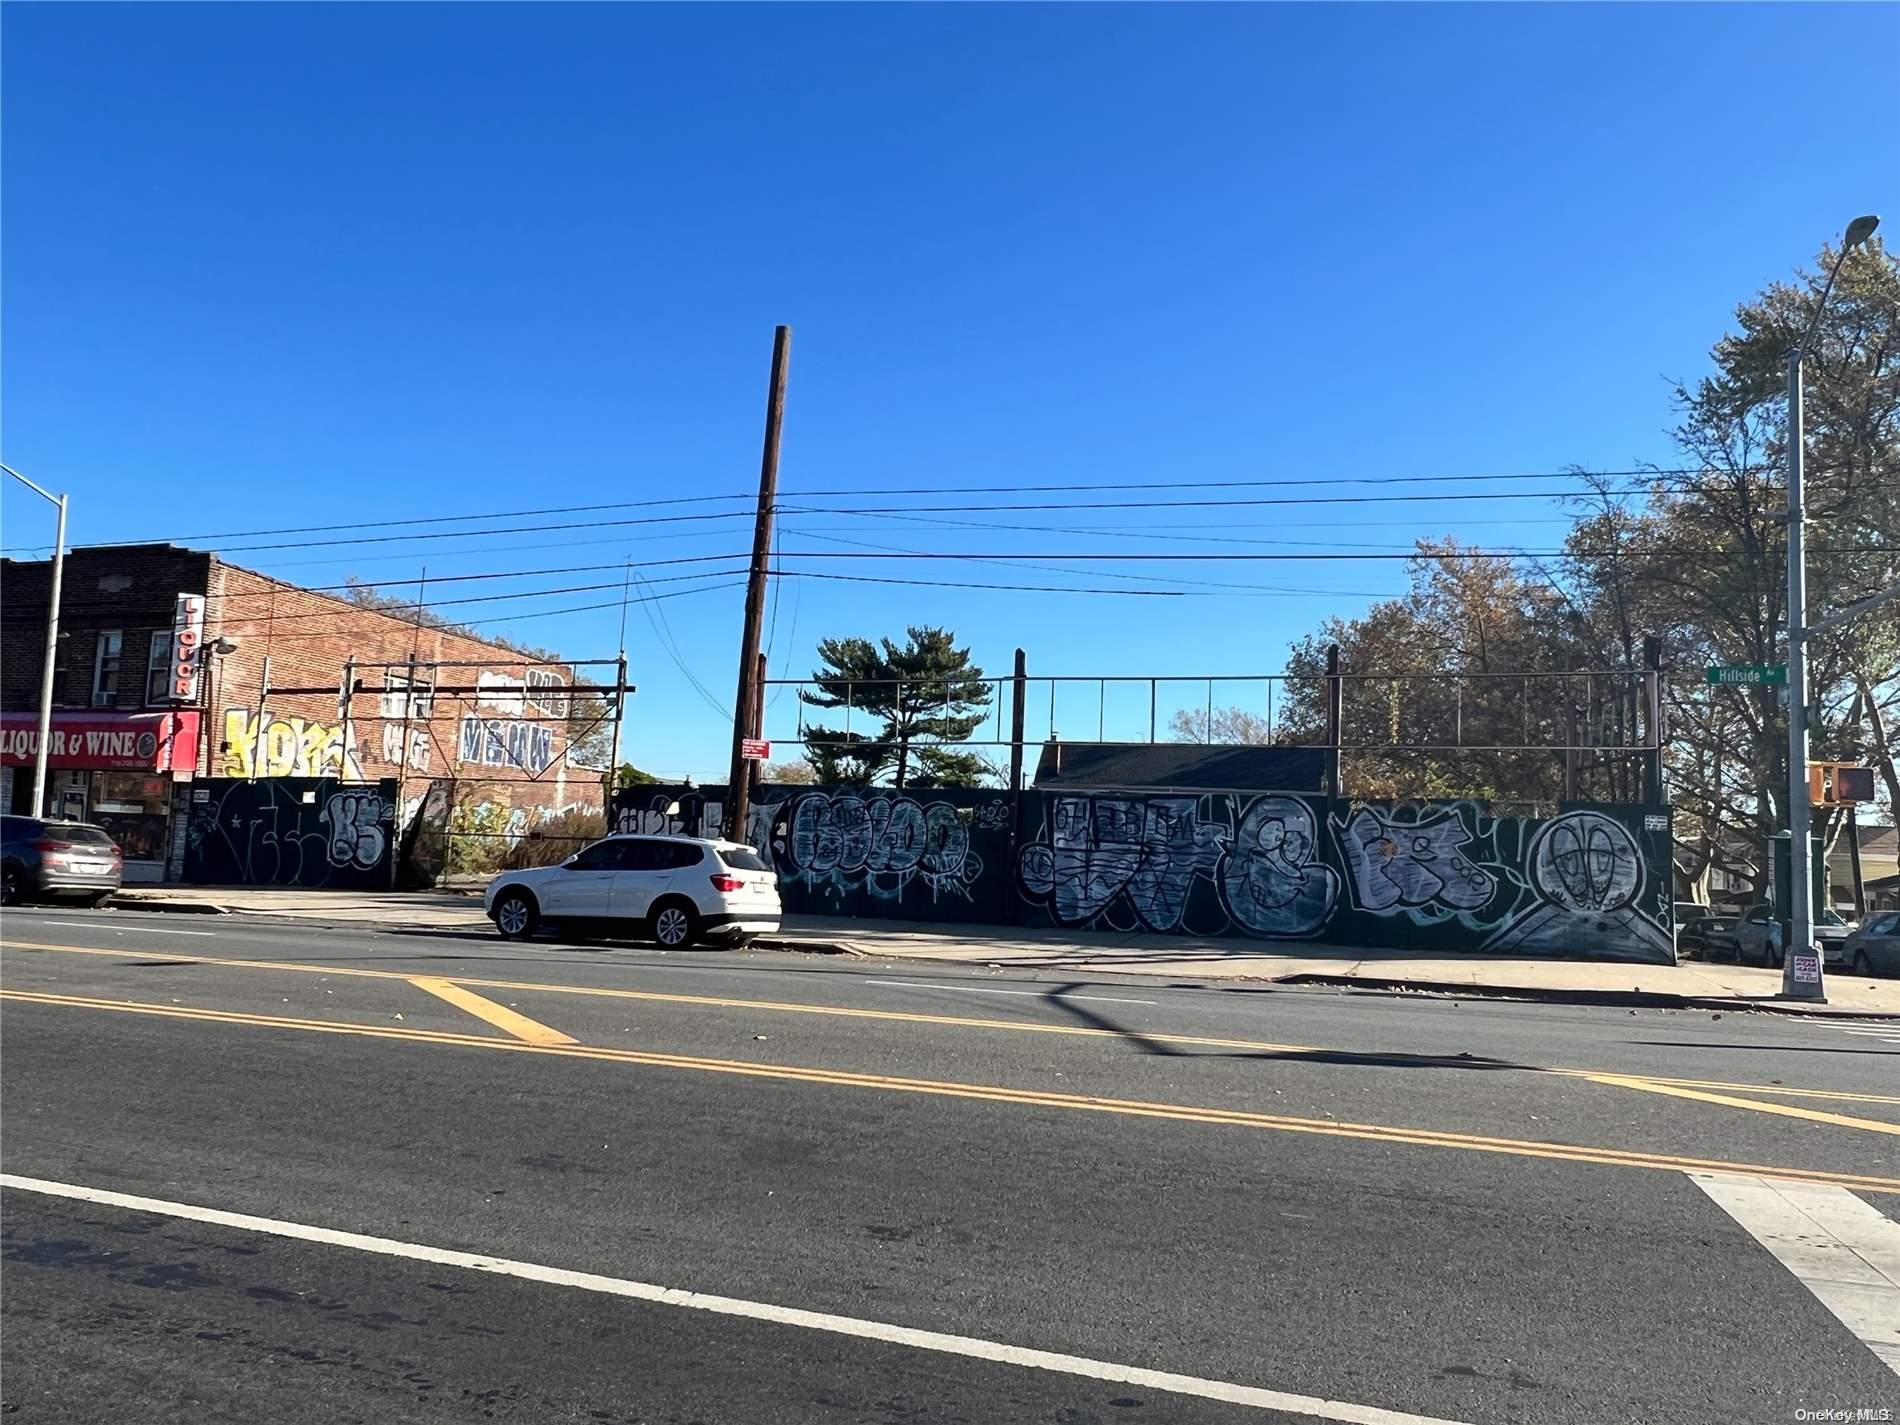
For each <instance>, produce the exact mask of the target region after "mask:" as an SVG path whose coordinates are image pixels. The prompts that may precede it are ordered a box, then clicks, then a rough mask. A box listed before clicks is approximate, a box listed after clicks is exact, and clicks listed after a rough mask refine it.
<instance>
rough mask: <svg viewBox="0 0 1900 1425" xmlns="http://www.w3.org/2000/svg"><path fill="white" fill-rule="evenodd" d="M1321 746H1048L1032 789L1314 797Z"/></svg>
mask: <svg viewBox="0 0 1900 1425" xmlns="http://www.w3.org/2000/svg"><path fill="white" fill-rule="evenodd" d="M1325 774H1326V749H1324V748H1322V747H1226V746H1212V745H1209V744H1207V743H1200V742H1135V743H1123V742H1047V743H1044V744H1043V748H1042V756H1041V758H1040V759H1039V761H1038V762H1037V765H1036V780H1035V783H1034V785H1035V786H1037V787H1101V788H1113V789H1118V790H1124V791H1193V792H1217V791H1236V792H1314V793H1316V792H1318V791H1320V790H1321V788H1322V786H1323V784H1324V778H1325Z"/></svg>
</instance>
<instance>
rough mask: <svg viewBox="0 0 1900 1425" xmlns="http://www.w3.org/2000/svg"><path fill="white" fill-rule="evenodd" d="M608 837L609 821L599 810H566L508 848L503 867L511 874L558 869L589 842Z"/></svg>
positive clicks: (546, 820) (502, 861) (548, 819)
mask: <svg viewBox="0 0 1900 1425" xmlns="http://www.w3.org/2000/svg"><path fill="white" fill-rule="evenodd" d="M606 834H607V818H606V817H605V816H603V815H602V814H601V813H599V812H597V811H563V812H557V813H555V814H554V815H553V816H550V817H548V818H546V819H545V820H543V821H540V822H538V823H536V825H535V826H534V828H533V829H532V830H531V831H529V832H528V834H527V835H526V836H524V837H522V838H521V839H520V840H519V841H517V842H516V843H515V844H514V845H513V846H511V847H508V848H507V850H506V853H505V855H504V856H503V858H502V860H501V864H502V866H503V867H505V868H506V869H507V870H510V871H525V870H526V869H528V867H530V866H558V865H560V864H561V862H563V861H565V860H566V859H567V858H568V857H570V856H572V855H573V854H574V853H575V852H576V851H578V850H580V849H581V847H583V846H585V845H587V843H588V842H590V841H598V840H600V838H601V837H603V836H605V835H606Z"/></svg>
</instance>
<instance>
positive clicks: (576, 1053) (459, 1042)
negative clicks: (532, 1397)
mask: <svg viewBox="0 0 1900 1425" xmlns="http://www.w3.org/2000/svg"><path fill="white" fill-rule="evenodd" d="M0 1000H11V1001H15V1002H18V1003H23V1004H40V1005H54V1006H62V1007H67V1008H76V1009H96V1010H106V1011H110V1012H113V1013H119V1014H135V1015H148V1016H154V1017H158V1018H165V1019H184V1020H195V1021H199V1022H206V1023H216V1024H239V1025H250V1026H256V1027H260V1028H270V1029H292V1030H301V1031H304V1032H306V1033H314V1034H337V1035H351V1036H360V1037H364V1038H371V1039H391V1040H399V1041H403V1042H408V1043H417V1044H436V1045H446V1046H452V1047H455V1048H465V1049H487V1050H492V1051H499V1052H502V1053H508V1054H549V1055H557V1056H559V1057H562V1058H570V1059H592V1060H596V1061H600V1062H604V1063H614V1064H634V1065H640V1066H644V1067H648V1068H661V1069H689V1070H694V1071H697V1072H700V1073H715V1074H731V1075H735V1076H739V1077H744V1078H755V1079H779V1080H785V1081H788V1082H793V1083H805V1084H824V1085H829V1086H832V1087H838V1088H856V1089H873V1090H877V1091H879V1092H884V1093H912V1094H928V1095H932V1096H936V1097H942V1098H960V1099H974V1100H977V1101H979V1102H985V1103H1009V1104H1021V1105H1026V1106H1029V1107H1033V1108H1044V1109H1063V1110H1070V1111H1075V1112H1084V1113H1109V1114H1117V1115H1122V1116H1126V1117H1133V1118H1155V1119H1168V1120H1172V1121H1175V1122H1180V1123H1204V1124H1212V1125H1217V1126H1221V1127H1228V1128H1254V1129H1267V1130H1272V1131H1275V1132H1281V1133H1308V1134H1315V1135H1319V1136H1323V1137H1328V1138H1350V1139H1358V1140H1361V1141H1367V1142H1377V1143H1398V1144H1408V1145H1412V1146H1416V1147H1423V1148H1452V1149H1462V1150H1465V1151H1468V1152H1479V1153H1501V1154H1505V1155H1508V1156H1512V1157H1521V1158H1545V1159H1550V1160H1553V1161H1557V1162H1568V1163H1595V1164H1601V1165H1604V1166H1608V1167H1620V1168H1650V1169H1661V1170H1664V1171H1668V1172H1717V1173H1748V1174H1755V1175H1759V1176H1764V1177H1771V1178H1780V1179H1783V1180H1786V1181H1792V1182H1804V1183H1818V1184H1825V1185H1828V1186H1834V1187H1846V1188H1855V1189H1859V1190H1861V1191H1866V1192H1885V1193H1896V1194H1900V1179H1896V1178H1882V1177H1872V1176H1867V1175H1862V1174H1855V1173H1836V1172H1824V1171H1817V1170H1812V1169H1806V1168H1784V1167H1773V1166H1768V1165H1764V1164H1759V1163H1735V1162H1727V1161H1723V1160H1720V1159H1708V1158H1684V1157H1676V1156H1673V1155H1669V1154H1662V1153H1637V1152H1627V1151H1624V1150H1621V1149H1614V1148H1595V1147H1582V1146H1575V1145H1571V1144H1566V1143H1538V1142H1529V1141H1525V1140H1522V1139H1515V1138H1491V1137H1484V1136H1480V1135H1477V1134H1469V1133H1442V1132H1437V1131H1434V1130H1431V1129H1424V1128H1393V1127H1388V1126H1386V1125H1383V1124H1376V1123H1351V1122H1345V1121H1340V1120H1334V1119H1315V1118H1294V1117H1290V1116H1287V1115H1283V1114H1270V1113H1250V1112H1246V1111H1243V1110H1239V1109H1219V1108H1203V1107H1194V1106H1188V1105H1182V1104H1169V1103H1152V1102H1146V1101H1143V1100H1140V1099H1124V1098H1102V1097H1097V1096H1094V1095H1089V1094H1070V1093H1051V1092H1045V1091H1040V1090H1033V1089H1013V1088H1005V1087H1002V1086H1000V1085H989V1084H964V1083H950V1082H945V1081H942V1080H937V1079H913V1078H903V1077H898V1076H895V1075H889V1074H860V1073H853V1072H849V1071H847V1070H842V1069H814V1068H802V1067H797V1066H793V1065H779V1064H761V1063H752V1062H748V1061H745V1060H738V1059H710V1058H701V1057H697V1056H692V1055H685V1054H659V1053H652V1052H649V1051H646V1050H639V1049H603V1048H593V1047H589V1046H586V1045H580V1044H558V1045H557V1044H536V1043H529V1042H527V1041H525V1040H517V1039H494V1038H489V1037H487V1036H483V1035H474V1034H454V1033H447V1032H443V1031H438V1030H424V1029H407V1028H404V1029H397V1028H394V1027H392V1026H389V1025H382V1024H352V1023H347V1022H339V1021H332V1020H317V1019H296V1018H291V1017H288V1016H280V1015H264V1014H245V1013H239V1012H237V1011H232V1010H215V1009H193V1008H188V1007H186V1006H183V1005H170V1004H165V1005H160V1004H147V1003H139V1002H131V1001H120V1000H110V999H99V998H95V997H91V996H85V995H59V994H48V993H42V992H39V991H33V990H11V989H9V990H0Z"/></svg>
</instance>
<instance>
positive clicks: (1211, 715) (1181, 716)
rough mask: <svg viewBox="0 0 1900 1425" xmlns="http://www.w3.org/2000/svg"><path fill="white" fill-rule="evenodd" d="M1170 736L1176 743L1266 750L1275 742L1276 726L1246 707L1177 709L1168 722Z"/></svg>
mask: <svg viewBox="0 0 1900 1425" xmlns="http://www.w3.org/2000/svg"><path fill="white" fill-rule="evenodd" d="M1168 736H1169V737H1171V738H1172V739H1173V740H1174V741H1176V742H1209V743H1215V744H1218V745H1220V746H1225V747H1264V746H1266V745H1267V744H1268V743H1270V742H1272V741H1273V740H1274V737H1273V725H1272V724H1271V723H1269V722H1268V721H1267V720H1266V719H1265V718H1264V717H1261V716H1260V715H1259V714H1258V713H1250V712H1248V711H1247V710H1246V709H1245V708H1237V707H1224V708H1215V709H1213V710H1212V711H1211V712H1206V711H1203V712H1196V711H1195V710H1194V709H1192V708H1177V709H1176V710H1175V713H1174V716H1173V717H1171V718H1169V719H1168Z"/></svg>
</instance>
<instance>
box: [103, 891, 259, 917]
mask: <svg viewBox="0 0 1900 1425" xmlns="http://www.w3.org/2000/svg"><path fill="white" fill-rule="evenodd" d="M105 907H106V909H107V910H142V911H152V912H156V913H157V914H160V915H231V914H233V911H232V909H231V907H230V906H228V905H219V904H218V903H217V902H216V901H181V900H175V899H173V898H171V897H169V896H168V897H166V898H165V899H164V900H162V901H148V900H142V899H139V898H137V897H125V898H121V897H120V896H117V895H112V896H107V897H106V901H105Z"/></svg>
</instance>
